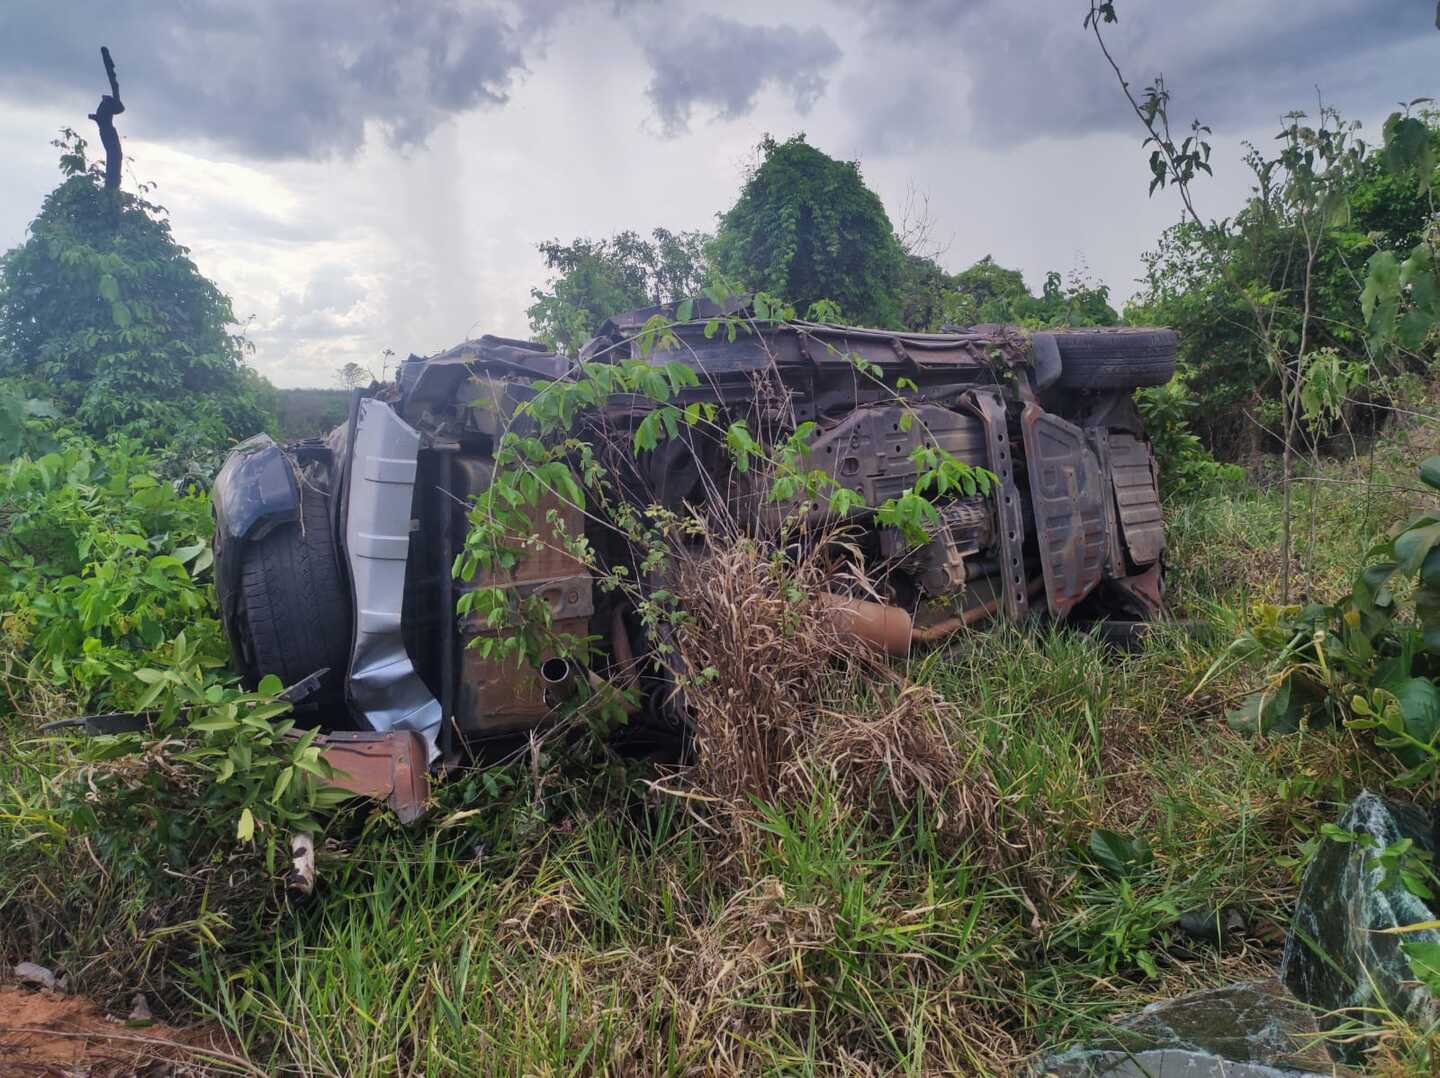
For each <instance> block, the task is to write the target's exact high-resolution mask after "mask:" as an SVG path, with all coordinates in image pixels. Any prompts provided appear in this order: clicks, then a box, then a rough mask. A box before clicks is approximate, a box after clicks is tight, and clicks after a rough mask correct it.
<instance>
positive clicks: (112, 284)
mask: <svg viewBox="0 0 1440 1078" xmlns="http://www.w3.org/2000/svg"><path fill="white" fill-rule="evenodd" d="M99 288H100V298H101V299H103V300H104V301H105V302H106V303H114V302H115V301H116V300H118V299H119V298H120V284H119V282H118V281H116V280H115V278H114V277H112V276H111V275H110V274H108V273H102V274H101V275H100V285H99Z"/></svg>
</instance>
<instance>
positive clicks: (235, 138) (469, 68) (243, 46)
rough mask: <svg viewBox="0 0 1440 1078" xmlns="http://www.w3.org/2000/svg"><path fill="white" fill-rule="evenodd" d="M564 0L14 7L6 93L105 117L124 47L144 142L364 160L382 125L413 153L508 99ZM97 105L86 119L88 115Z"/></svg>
mask: <svg viewBox="0 0 1440 1078" xmlns="http://www.w3.org/2000/svg"><path fill="white" fill-rule="evenodd" d="M563 6H564V0H538V2H535V3H521V4H517V5H515V6H504V5H501V4H498V3H486V2H479V3H459V2H456V0H429V2H426V3H403V2H400V0H378V2H369V3H361V2H352V0H248V2H246V3H235V2H233V0H186V2H183V3H153V2H146V0H104V2H103V3H101V2H99V0H64V2H56V0H4V2H3V3H0V93H3V94H5V95H6V96H8V97H10V98H11V99H23V100H26V101H29V102H32V103H38V102H49V101H54V100H59V99H63V100H67V101H68V100H70V99H72V98H73V99H74V101H75V102H76V104H75V106H74V107H75V109H76V110H77V111H78V112H79V116H81V117H83V116H84V114H85V112H88V111H89V110H90V109H92V108H94V106H95V102H96V101H97V100H98V99H99V94H100V91H101V90H102V88H103V87H104V75H103V72H102V70H101V67H100V60H99V56H98V46H99V45H100V44H102V43H104V44H107V45H109V46H110V49H111V51H112V53H113V54H114V56H115V61H116V64H117V66H118V67H119V72H120V89H121V93H122V96H123V98H124V100H125V102H126V104H127V106H129V108H128V110H127V112H126V115H125V120H124V126H125V127H127V128H129V129H130V130H131V131H134V132H136V133H139V134H159V135H162V136H177V135H178V136H192V137H193V136H198V137H203V138H209V139H214V140H216V141H218V142H221V143H225V144H228V145H230V146H232V147H234V148H236V149H238V150H240V151H242V152H244V153H246V154H250V155H254V156H260V157H319V156H326V155H330V154H336V153H339V154H348V153H351V152H353V151H354V150H356V149H357V148H358V147H359V146H360V145H361V144H362V143H363V142H364V139H365V125H366V123H367V122H369V123H373V124H378V125H379V126H380V127H381V128H382V129H383V130H384V131H385V133H386V136H387V137H388V138H389V139H390V140H391V141H392V142H393V143H394V144H395V145H397V146H409V145H413V144H416V143H419V142H422V141H423V140H424V139H425V138H426V136H427V135H429V133H430V132H431V131H432V130H434V128H435V127H436V125H437V124H439V123H440V122H441V121H442V120H443V119H444V118H445V117H446V116H447V115H449V114H451V113H455V112H460V111H465V110H468V109H473V108H478V107H483V106H487V105H498V104H502V103H503V102H504V101H505V100H506V99H507V96H508V94H509V92H510V89H511V86H512V83H513V81H514V79H515V78H516V76H517V75H519V74H522V73H523V72H524V71H525V70H526V58H527V54H528V53H530V52H532V51H534V50H535V49H537V48H538V47H539V46H540V44H541V41H542V38H543V35H544V33H545V32H546V30H547V28H548V27H549V26H550V25H551V24H552V23H553V21H554V19H555V18H556V17H557V16H558V15H559V13H560V11H561V9H562V8H563ZM82 103H83V105H84V111H79V108H80V105H81V104H82Z"/></svg>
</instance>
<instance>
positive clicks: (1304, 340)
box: [1280, 225, 1317, 606]
mask: <svg viewBox="0 0 1440 1078" xmlns="http://www.w3.org/2000/svg"><path fill="white" fill-rule="evenodd" d="M1316 247H1317V241H1316V240H1315V239H1314V237H1312V236H1311V234H1310V229H1309V227H1308V225H1307V226H1306V227H1305V306H1304V309H1303V311H1302V312H1301V315H1300V347H1299V348H1298V349H1297V350H1296V352H1295V369H1294V371H1293V372H1292V371H1291V369H1290V365H1289V364H1288V363H1283V364H1282V365H1281V368H1280V369H1281V372H1282V377H1281V381H1280V399H1281V401H1282V402H1283V405H1284V416H1283V420H1284V431H1285V446H1284V452H1283V454H1282V457H1281V461H1282V464H1281V470H1280V489H1281V491H1282V492H1283V494H1284V499H1285V507H1284V510H1283V513H1284V516H1283V521H1282V523H1281V529H1280V531H1281V540H1280V541H1281V544H1282V548H1281V551H1280V605H1281V606H1288V605H1289V604H1290V533H1291V523H1292V515H1291V512H1292V510H1291V506H1292V495H1291V486H1292V483H1291V479H1292V477H1293V475H1294V470H1295V437H1296V435H1297V434H1298V433H1299V431H1300V389H1301V387H1302V385H1303V384H1304V379H1305V348H1306V345H1307V344H1308V343H1309V332H1310V298H1311V282H1312V279H1313V276H1314V272H1315V255H1316ZM1312 496H1313V495H1312Z"/></svg>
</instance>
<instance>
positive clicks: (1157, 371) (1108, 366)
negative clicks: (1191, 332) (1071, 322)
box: [1055, 329, 1179, 389]
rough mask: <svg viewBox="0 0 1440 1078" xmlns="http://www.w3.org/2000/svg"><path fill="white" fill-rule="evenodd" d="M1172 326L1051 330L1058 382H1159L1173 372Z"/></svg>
mask: <svg viewBox="0 0 1440 1078" xmlns="http://www.w3.org/2000/svg"><path fill="white" fill-rule="evenodd" d="M1178 341H1179V338H1178V337H1177V336H1176V335H1175V331H1174V330H1172V329H1090V330H1070V331H1067V332H1064V333H1057V334H1055V343H1056V344H1057V345H1059V346H1060V378H1059V380H1058V384H1059V385H1062V386H1065V387H1067V388H1069V389H1140V388H1142V387H1144V386H1163V385H1164V384H1165V383H1166V382H1168V381H1170V379H1171V378H1173V377H1174V375H1175V348H1176V345H1177V343H1178Z"/></svg>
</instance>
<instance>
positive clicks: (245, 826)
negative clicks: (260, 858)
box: [235, 808, 255, 842]
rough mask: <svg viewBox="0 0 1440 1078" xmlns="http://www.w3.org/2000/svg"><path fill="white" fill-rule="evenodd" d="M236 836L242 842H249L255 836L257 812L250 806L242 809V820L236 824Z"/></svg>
mask: <svg viewBox="0 0 1440 1078" xmlns="http://www.w3.org/2000/svg"><path fill="white" fill-rule="evenodd" d="M235 837H236V838H237V839H239V840H240V841H241V842H249V841H250V840H251V839H252V838H254V837H255V814H254V813H253V812H251V811H250V810H249V809H248V808H244V809H241V810H240V822H239V823H238V824H236V825H235Z"/></svg>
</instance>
